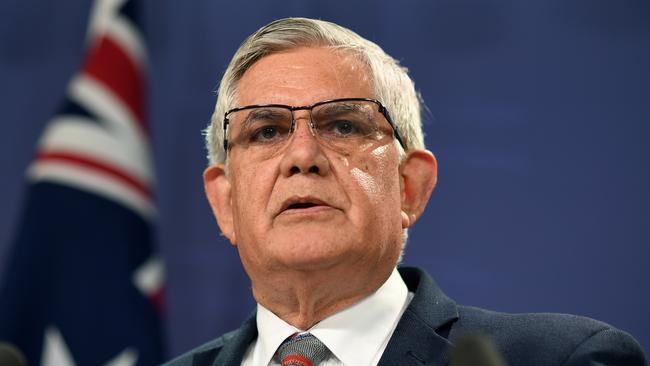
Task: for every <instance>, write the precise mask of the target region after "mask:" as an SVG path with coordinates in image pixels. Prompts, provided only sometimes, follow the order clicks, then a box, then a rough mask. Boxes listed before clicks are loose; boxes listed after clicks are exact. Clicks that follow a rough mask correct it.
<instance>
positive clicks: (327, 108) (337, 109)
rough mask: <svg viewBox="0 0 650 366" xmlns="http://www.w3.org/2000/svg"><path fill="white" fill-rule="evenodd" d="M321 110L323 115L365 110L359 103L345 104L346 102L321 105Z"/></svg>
mask: <svg viewBox="0 0 650 366" xmlns="http://www.w3.org/2000/svg"><path fill="white" fill-rule="evenodd" d="M319 109H320V110H321V111H322V112H321V113H343V112H353V111H359V110H363V108H362V107H361V105H359V104H357V103H345V102H337V103H331V104H324V105H321V106H320V108H319Z"/></svg>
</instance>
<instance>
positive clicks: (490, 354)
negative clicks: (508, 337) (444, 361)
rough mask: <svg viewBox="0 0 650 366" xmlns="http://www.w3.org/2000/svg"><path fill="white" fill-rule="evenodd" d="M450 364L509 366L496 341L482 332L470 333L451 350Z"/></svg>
mask: <svg viewBox="0 0 650 366" xmlns="http://www.w3.org/2000/svg"><path fill="white" fill-rule="evenodd" d="M449 360H450V362H449V366H507V365H508V364H507V363H506V362H505V361H504V359H503V357H501V355H500V354H499V352H498V351H497V349H496V347H495V346H494V342H492V341H491V340H490V339H489V338H488V337H486V336H485V335H482V334H469V335H467V336H464V337H463V338H461V339H460V340H459V341H458V342H456V346H455V347H454V348H453V349H452V350H451V354H450V357H449Z"/></svg>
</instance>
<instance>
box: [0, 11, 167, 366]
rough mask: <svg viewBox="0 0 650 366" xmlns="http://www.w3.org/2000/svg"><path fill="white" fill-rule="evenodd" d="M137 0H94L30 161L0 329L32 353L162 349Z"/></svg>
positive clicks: (122, 358) (152, 358)
mask: <svg viewBox="0 0 650 366" xmlns="http://www.w3.org/2000/svg"><path fill="white" fill-rule="evenodd" d="M137 13H138V8H137V5H136V3H134V2H133V1H128V0H127V1H125V0H99V1H98V2H97V3H96V4H95V7H94V10H93V14H92V15H91V22H90V25H89V31H88V53H87V55H86V60H85V62H84V64H83V66H82V68H81V70H80V71H79V72H78V73H77V74H76V75H74V76H73V78H72V80H71V81H70V84H69V86H68V91H67V96H66V97H65V99H64V101H63V103H62V107H61V109H60V110H59V111H58V112H57V113H56V114H55V115H54V117H53V118H52V120H51V121H50V122H49V123H48V124H47V126H46V129H45V131H44V132H43V134H42V136H41V139H40V141H39V142H38V148H37V152H36V154H35V158H34V161H33V162H32V164H31V165H30V166H29V167H28V170H27V179H28V190H27V196H26V202H25V207H24V212H23V217H22V221H21V223H20V227H19V228H18V232H17V235H16V238H15V242H14V245H13V248H12V252H11V253H10V257H9V262H8V268H7V272H6V273H5V275H4V282H3V284H2V287H1V288H0V341H3V342H10V343H13V344H14V345H16V346H17V347H18V349H20V350H21V351H22V352H23V353H24V354H25V355H26V358H27V361H28V364H30V365H38V364H40V365H57V366H66V365H112V366H117V365H136V364H137V365H154V364H158V363H160V362H161V361H162V359H163V351H162V349H163V347H162V336H161V335H162V332H161V326H160V316H161V314H160V312H161V305H162V288H163V287H162V284H163V266H162V263H161V261H160V259H159V258H158V256H157V255H156V251H155V248H154V246H153V243H152V224H153V219H154V217H155V208H154V204H153V199H152V184H153V167H152V161H151V156H150V143H149V129H148V125H147V118H146V108H145V105H146V103H145V101H146V96H145V69H146V64H147V60H146V49H145V44H144V40H143V37H142V35H141V33H140V30H139V27H138V19H137Z"/></svg>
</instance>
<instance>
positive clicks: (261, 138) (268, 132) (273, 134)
mask: <svg viewBox="0 0 650 366" xmlns="http://www.w3.org/2000/svg"><path fill="white" fill-rule="evenodd" d="M281 138H282V131H281V129H280V127H278V126H273V125H267V126H262V127H260V128H258V129H256V130H255V131H253V133H251V135H250V138H249V141H250V142H274V141H277V140H279V139H281Z"/></svg>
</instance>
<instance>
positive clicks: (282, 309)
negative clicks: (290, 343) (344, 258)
mask: <svg viewBox="0 0 650 366" xmlns="http://www.w3.org/2000/svg"><path fill="white" fill-rule="evenodd" d="M392 269H393V268H386V269H385V270H376V271H373V272H368V273H365V275H364V274H362V273H359V272H358V271H354V270H353V271H350V270H347V271H346V270H345V269H338V268H331V269H327V270H320V271H290V272H284V271H282V273H278V272H274V273H267V274H262V275H260V276H255V277H254V276H251V280H252V283H253V296H254V297H255V300H256V301H257V302H258V303H259V304H261V305H263V306H264V307H265V308H267V309H269V310H270V311H271V312H273V313H274V314H275V315H277V316H278V317H279V318H280V319H282V320H284V321H285V322H287V323H289V324H291V325H293V326H294V327H296V328H298V329H301V330H307V329H309V328H311V327H312V326H314V325H315V324H316V323H318V322H320V321H321V320H323V319H325V318H327V317H328V316H330V315H332V314H334V313H337V312H339V311H341V310H343V309H345V308H347V307H349V306H352V305H354V304H356V303H357V302H359V301H361V300H362V299H364V298H366V297H367V296H369V295H371V294H372V293H374V292H375V291H376V290H377V289H378V288H379V287H381V285H382V284H383V283H384V282H385V281H386V280H387V279H388V277H389V276H390V274H391V271H392ZM346 272H350V273H346Z"/></svg>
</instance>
